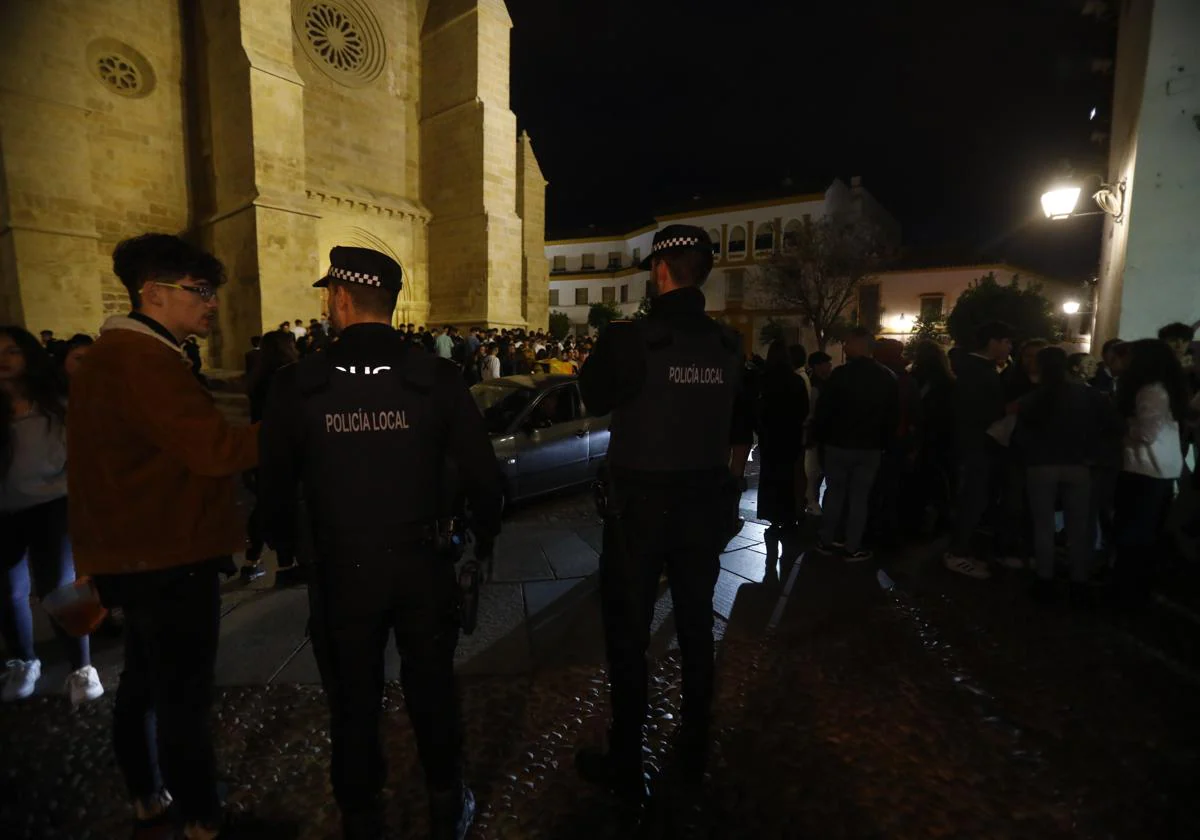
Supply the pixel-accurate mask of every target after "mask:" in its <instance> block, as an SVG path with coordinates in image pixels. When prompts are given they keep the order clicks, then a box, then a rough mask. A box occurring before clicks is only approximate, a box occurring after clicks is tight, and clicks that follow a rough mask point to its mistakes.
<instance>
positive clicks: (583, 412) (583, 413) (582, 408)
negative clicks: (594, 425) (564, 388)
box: [571, 383, 604, 417]
mask: <svg viewBox="0 0 1200 840" xmlns="http://www.w3.org/2000/svg"><path fill="white" fill-rule="evenodd" d="M571 387H572V388H573V389H574V390H575V398H576V399H577V400H579V416H580V417H603V416H604V415H602V414H596V413H595V412H593V411H591V410H589V409H588V407H587V404H586V403H585V402H584V401H583V395H582V393H580V391H579V383H573V384H572V385H571Z"/></svg>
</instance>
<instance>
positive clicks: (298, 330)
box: [292, 327, 308, 341]
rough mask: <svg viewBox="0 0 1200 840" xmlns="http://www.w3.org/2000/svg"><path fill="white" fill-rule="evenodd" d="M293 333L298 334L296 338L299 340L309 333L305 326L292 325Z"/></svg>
mask: <svg viewBox="0 0 1200 840" xmlns="http://www.w3.org/2000/svg"><path fill="white" fill-rule="evenodd" d="M292 335H294V336H296V340H297V341H299V340H300V339H302V338H304V336H306V335H308V330H306V329H304V327H292Z"/></svg>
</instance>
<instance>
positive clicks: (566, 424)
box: [471, 374, 608, 504]
mask: <svg viewBox="0 0 1200 840" xmlns="http://www.w3.org/2000/svg"><path fill="white" fill-rule="evenodd" d="M471 396H472V397H474V398H475V404H476V405H477V406H479V410H480V411H481V412H483V418H484V422H485V423H486V425H487V430H488V434H490V435H491V437H492V447H493V448H494V449H495V450H496V459H497V460H498V461H499V462H500V469H501V471H502V472H503V474H504V501H505V504H508V503H510V502H515V501H518V500H520V499H528V498H530V497H531V496H539V495H541V494H543V493H549V492H550V491H552V490H558V489H559V488H562V487H570V486H572V485H576V484H582V483H583V482H585V481H589V480H590V479H593V478H595V477H596V473H597V472H598V471H599V470H600V465H601V464H602V463H603V462H604V456H605V455H607V454H608V416H607V415H605V416H604V417H593V416H591V415H590V414H588V411H587V406H585V405H584V404H583V398H582V397H581V396H580V393H579V384H578V382H577V380H576V377H574V376H566V375H554V374H551V375H547V376H541V375H538V376H504V377H501V378H499V379H490V380H488V381H486V382H480V383H478V384H477V385H473V386H471Z"/></svg>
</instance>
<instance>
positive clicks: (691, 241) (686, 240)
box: [650, 236, 700, 254]
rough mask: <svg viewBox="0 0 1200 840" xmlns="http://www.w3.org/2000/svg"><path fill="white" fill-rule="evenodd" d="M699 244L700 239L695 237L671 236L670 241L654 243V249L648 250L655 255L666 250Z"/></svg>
mask: <svg viewBox="0 0 1200 840" xmlns="http://www.w3.org/2000/svg"><path fill="white" fill-rule="evenodd" d="M699 244H700V239H699V238H698V237H695V236H672V237H671V238H670V239H664V240H662V241H661V242H655V243H654V247H653V248H651V249H650V252H651V253H653V254H657V253H658V252H659V251H665V250H666V249H668V248H681V247H683V248H690V247H692V246H694V245H699Z"/></svg>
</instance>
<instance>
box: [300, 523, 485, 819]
mask: <svg viewBox="0 0 1200 840" xmlns="http://www.w3.org/2000/svg"><path fill="white" fill-rule="evenodd" d="M457 597H458V582H457V579H456V577H455V574H454V567H453V565H452V564H451V562H450V561H449V560H447V559H445V558H444V557H441V556H439V555H438V554H437V553H436V552H435V551H434V550H433V548H432V547H430V546H427V545H411V546H405V547H399V548H394V549H384V550H379V549H374V550H371V551H354V552H348V551H341V552H322V553H321V559H320V561H319V563H318V567H317V573H316V580H315V581H314V583H313V585H312V586H310V587H309V598H310V605H311V609H312V624H311V635H312V642H313V651H314V653H315V654H316V658H317V664H318V666H319V668H320V672H321V681H322V683H323V684H324V687H325V694H326V699H327V701H328V703H329V715H330V739H331V741H332V758H331V766H330V775H331V777H332V782H333V792H334V796H335V798H336V799H337V802H338V805H339V807H340V808H341V809H342V814H343V818H344V819H345V820H346V821H347V823H348V824H349V823H351V822H354V821H355V820H356V819H358V820H365V821H367V822H369V821H371V820H372V818H373V817H378V816H381V814H380V809H381V803H380V792H381V791H382V789H383V785H384V781H385V778H386V775H387V766H386V762H385V760H384V754H383V745H382V744H381V742H380V729H379V725H380V708H381V704H382V699H383V684H384V651H385V649H386V647H387V643H388V639H389V637H390V636H392V635H394V636H395V639H396V647H397V649H398V650H399V652H400V656H401V662H402V665H401V685H402V687H403V689H404V701H405V705H406V706H407V708H408V717H409V721H410V722H411V724H412V728H413V733H414V735H415V736H416V741H417V751H418V754H419V756H420V759H421V764H422V766H423V767H424V769H425V780H426V784H427V785H428V786H429V788H430V789H431V790H445V789H449V788H454V787H455V786H457V785H459V784H460V783H461V780H462V769H461V768H462V728H461V717H460V710H459V704H458V695H457V689H456V685H455V678H454V648H455V646H456V645H457V644H458V629H459V628H458V612H457V609H458V608H457Z"/></svg>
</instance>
